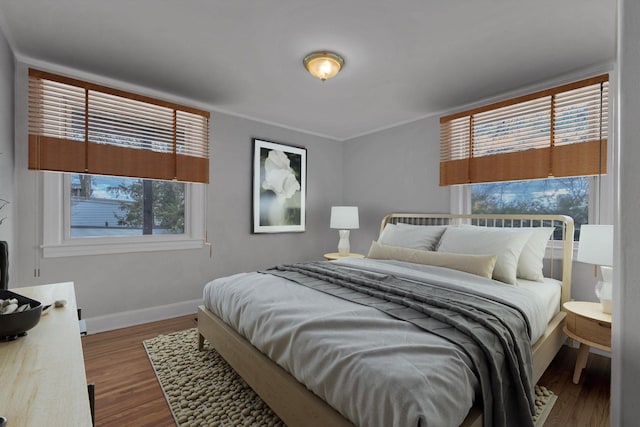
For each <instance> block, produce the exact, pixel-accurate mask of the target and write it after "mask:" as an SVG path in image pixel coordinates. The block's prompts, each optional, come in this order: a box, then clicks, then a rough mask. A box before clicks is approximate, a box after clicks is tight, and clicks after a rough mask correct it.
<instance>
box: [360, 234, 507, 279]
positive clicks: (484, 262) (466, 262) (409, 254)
mask: <svg viewBox="0 0 640 427" xmlns="http://www.w3.org/2000/svg"><path fill="white" fill-rule="evenodd" d="M367 257H368V258H372V259H393V260H397V261H406V262H412V263H414V264H425V265H435V266H437V267H447V268H451V269H454V270H459V271H465V272H467V273H471V274H475V275H476V276H481V277H486V278H488V279H490V278H491V274H492V273H493V268H494V266H495V264H496V256H495V255H468V254H451V253H446V252H435V251H423V250H420V249H409V248H401V247H399V246H387V245H381V244H380V243H378V242H376V241H374V242H371V248H370V249H369V255H367Z"/></svg>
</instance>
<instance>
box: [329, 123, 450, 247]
mask: <svg viewBox="0 0 640 427" xmlns="http://www.w3.org/2000/svg"><path fill="white" fill-rule="evenodd" d="M343 162H344V182H345V183H344V186H345V187H344V203H345V204H346V205H355V206H358V207H359V214H360V229H359V230H353V231H352V232H351V239H350V242H351V249H352V252H360V253H364V254H366V253H367V252H368V251H369V246H370V245H371V241H372V240H375V239H376V238H377V237H378V234H379V230H380V221H381V220H382V218H383V217H384V216H385V215H386V214H388V213H391V212H398V211H404V212H449V210H450V200H449V199H450V196H449V189H448V188H447V187H439V186H438V181H439V166H440V121H439V118H438V117H436V116H434V117H428V118H426V119H422V120H418V121H415V122H412V123H409V124H406V125H403V126H398V127H394V128H391V129H387V130H383V131H380V132H376V133H373V134H369V135H365V136H362V137H359V138H354V139H351V140H349V141H346V142H345V145H344V160H343ZM336 239H337V233H336Z"/></svg>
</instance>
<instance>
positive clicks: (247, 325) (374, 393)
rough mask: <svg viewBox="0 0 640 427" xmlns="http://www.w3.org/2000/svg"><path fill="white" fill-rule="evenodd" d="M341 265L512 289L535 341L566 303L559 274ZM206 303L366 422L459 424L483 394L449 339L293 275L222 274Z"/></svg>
mask: <svg viewBox="0 0 640 427" xmlns="http://www.w3.org/2000/svg"><path fill="white" fill-rule="evenodd" d="M332 262H336V263H340V264H342V265H345V266H354V267H358V268H366V269H370V270H371V271H379V272H387V273H391V274H396V275H404V276H405V277H409V278H410V277H422V276H424V275H440V274H443V270H446V271H445V272H444V274H446V275H447V276H448V277H449V276H450V277H451V278H452V279H451V281H452V283H453V286H454V287H455V286H461V287H467V286H472V287H474V288H481V289H484V291H483V292H486V293H487V295H490V296H492V298H496V296H495V294H496V293H499V292H501V291H505V289H508V291H505V292H506V294H507V295H500V296H498V297H497V298H504V299H506V300H508V301H509V302H510V303H515V304H516V305H518V306H519V307H520V306H522V310H523V311H524V312H525V313H527V318H528V320H529V322H530V324H531V331H532V332H531V333H532V335H531V340H532V342H534V341H535V340H537V339H538V337H539V336H541V335H542V333H543V332H544V329H545V327H546V323H547V322H548V320H549V319H550V317H549V316H551V317H553V316H552V315H551V314H550V313H551V312H552V311H554V310H556V307H559V300H560V297H559V285H558V283H557V282H556V283H554V282H553V281H547V282H544V283H538V282H528V283H527V282H523V283H519V284H518V286H516V287H514V286H508V285H504V284H500V283H498V282H495V281H493V280H490V279H485V278H479V277H477V276H471V275H469V274H467V273H462V272H457V271H454V270H448V269H443V268H439V267H429V266H415V265H407V263H402V262H397V261H377V260H369V259H365V260H355V259H345V260H339V261H332ZM536 286H537V287H536ZM556 288H557V289H556ZM555 290H557V293H556V292H555ZM554 295H555V296H554ZM554 298H557V300H556V301H555V302H554ZM204 305H205V306H206V307H207V308H208V309H209V310H210V311H211V312H213V313H214V314H216V315H217V316H218V317H220V318H221V319H222V320H223V321H224V322H225V323H227V324H228V325H229V326H231V327H232V328H234V329H235V330H236V331H237V332H239V333H240V334H241V335H243V336H244V337H245V338H247V340H248V341H249V342H251V343H252V344H253V345H254V346H255V347H256V348H258V349H259V350H260V351H261V352H263V353H264V354H266V355H267V356H268V357H269V358H270V359H271V360H273V361H275V362H276V363H277V364H278V365H280V366H281V367H282V368H284V369H285V370H286V371H288V372H289V373H291V374H292V375H293V376H294V377H295V378H296V379H297V380H298V381H300V382H301V383H303V384H305V385H306V386H307V388H309V389H310V390H311V391H312V392H313V393H315V394H316V395H318V396H319V397H321V398H322V399H324V400H325V401H326V402H328V403H329V404H330V405H331V406H332V407H333V408H335V409H336V410H337V411H338V412H340V413H341V414H342V415H343V416H345V418H347V419H349V420H351V421H352V422H353V423H354V424H356V425H362V426H390V425H393V426H427V425H429V426H431V425H433V426H457V425H460V423H462V421H463V420H464V418H465V417H466V414H467V413H468V411H469V409H470V408H471V407H472V406H473V403H474V400H475V398H476V395H477V393H478V389H479V384H478V379H477V377H476V374H475V373H474V370H473V368H472V366H473V364H472V363H471V361H470V360H469V358H468V356H467V355H466V354H465V352H464V351H462V350H461V349H460V348H458V347H457V346H455V345H454V344H452V343H450V342H449V341H447V340H446V339H444V338H440V337H438V336H435V335H432V334H429V333H425V332H424V331H423V330H421V329H419V328H418V327H416V326H414V325H412V324H410V323H408V322H404V321H401V320H397V319H394V318H391V317H389V316H388V315H386V314H384V313H382V312H380V311H378V310H376V309H374V308H371V307H367V306H363V305H359V304H355V303H352V302H349V301H346V300H343V299H340V298H336V297H334V296H331V295H328V294H325V293H321V292H317V291H314V290H312V289H309V288H306V287H304V286H300V285H298V284H296V283H293V282H290V281H288V280H286V279H283V278H279V277H274V276H272V275H268V274H260V273H242V274H238V275H234V276H230V277H225V278H220V279H217V280H214V281H212V282H210V283H209V284H207V285H206V287H205V289H204ZM556 311H557V310H556Z"/></svg>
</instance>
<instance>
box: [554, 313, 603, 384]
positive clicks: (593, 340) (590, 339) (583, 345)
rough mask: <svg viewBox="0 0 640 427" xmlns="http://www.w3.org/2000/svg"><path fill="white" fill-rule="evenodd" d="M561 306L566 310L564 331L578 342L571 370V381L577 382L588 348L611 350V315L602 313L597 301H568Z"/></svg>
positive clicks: (587, 355) (585, 360)
mask: <svg viewBox="0 0 640 427" xmlns="http://www.w3.org/2000/svg"><path fill="white" fill-rule="evenodd" d="M563 307H564V309H565V310H567V321H566V324H565V326H564V333H565V334H567V336H569V338H573V339H574V340H576V341H578V342H579V343H580V348H579V349H578V359H577V360H576V367H575V369H574V371H573V383H574V384H578V382H580V374H581V373H582V370H583V369H584V367H585V366H587V358H588V357H589V350H590V348H591V347H594V348H598V349H600V350H604V351H609V352H610V351H611V315H610V314H605V313H603V312H602V304H600V303H597V302H583V301H570V302H565V303H564V304H563Z"/></svg>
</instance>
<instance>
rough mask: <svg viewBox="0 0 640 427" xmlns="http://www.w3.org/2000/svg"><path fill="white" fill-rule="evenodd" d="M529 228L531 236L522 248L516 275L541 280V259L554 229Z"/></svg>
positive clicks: (542, 276) (542, 278) (542, 277)
mask: <svg viewBox="0 0 640 427" xmlns="http://www.w3.org/2000/svg"><path fill="white" fill-rule="evenodd" d="M529 230H531V237H530V238H529V240H528V241H527V243H526V244H525V245H524V248H522V253H521V254H520V259H519V260H518V272H517V275H518V277H520V278H522V279H527V280H535V281H536V282H542V281H543V280H544V275H543V273H542V261H543V260H544V255H545V252H546V250H547V243H549V237H551V233H553V230H554V229H553V227H535V228H530V229H529Z"/></svg>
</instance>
